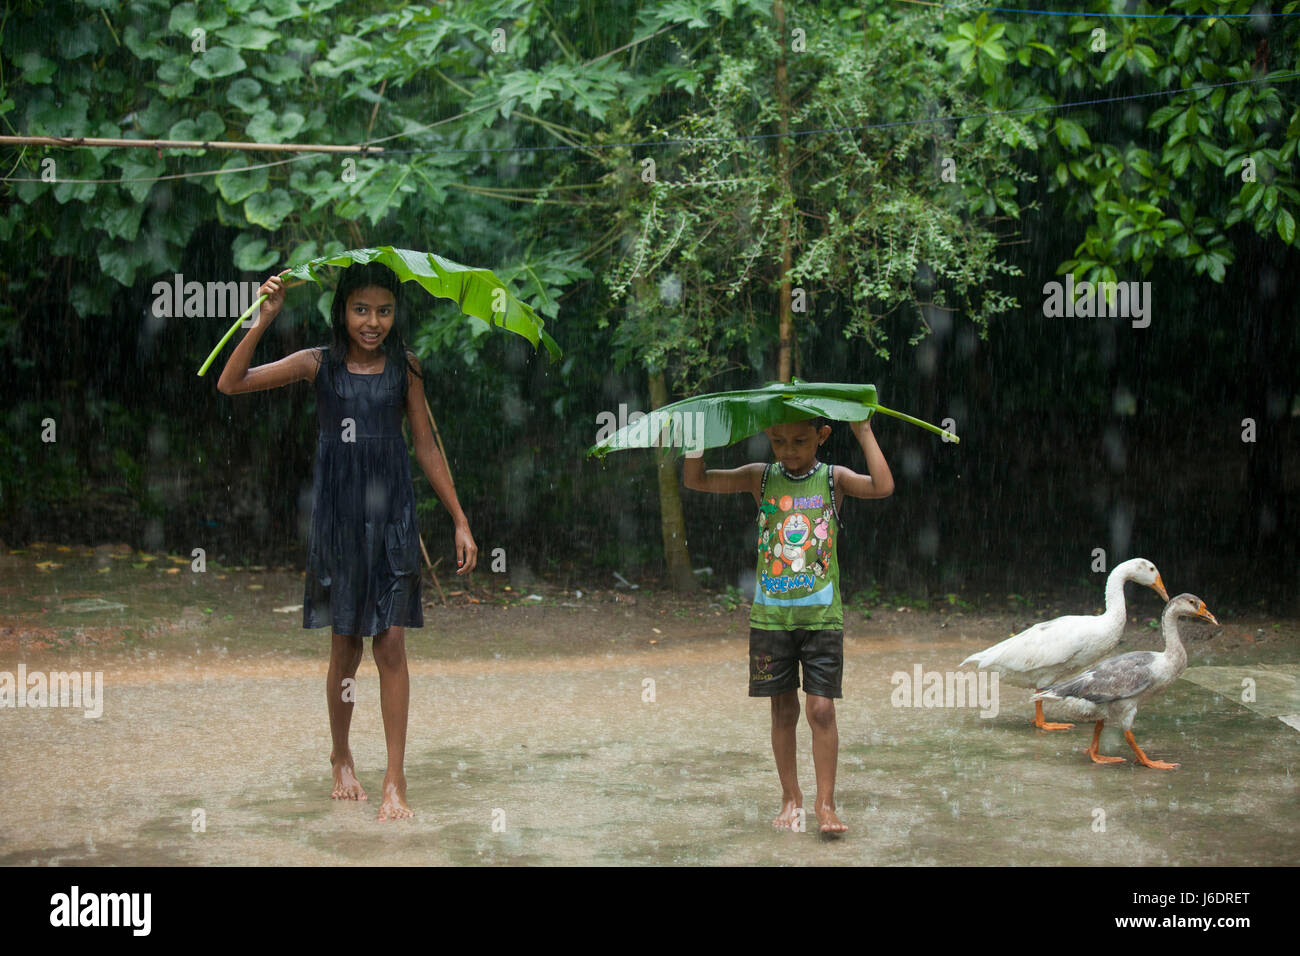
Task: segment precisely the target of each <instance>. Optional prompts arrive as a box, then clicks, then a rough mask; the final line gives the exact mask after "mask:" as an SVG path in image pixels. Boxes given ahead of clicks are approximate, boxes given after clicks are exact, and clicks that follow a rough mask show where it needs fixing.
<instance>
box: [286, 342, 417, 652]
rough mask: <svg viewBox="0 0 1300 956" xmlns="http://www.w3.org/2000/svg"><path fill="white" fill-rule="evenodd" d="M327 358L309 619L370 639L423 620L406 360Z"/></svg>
mask: <svg viewBox="0 0 1300 956" xmlns="http://www.w3.org/2000/svg"><path fill="white" fill-rule="evenodd" d="M321 357H322V361H321V364H320V368H319V369H318V370H317V372H316V417H317V420H318V422H319V424H320V438H319V439H318V440H317V444H316V474H315V479H314V481H313V484H312V509H311V534H310V536H309V542H308V546H307V579H306V586H305V593H304V595H303V611H302V626H303V627H332V628H333V630H334V632H335V633H338V634H348V635H361V636H371V635H374V634H379V633H381V632H382V631H383V630H384V629H385V628H388V627H389V626H391V625H394V624H396V625H400V626H403V627H423V626H424V613H423V609H422V606H421V603H420V542H419V534H418V531H417V525H416V521H415V490H414V488H413V487H412V486H411V461H410V458H409V457H408V454H407V450H406V441H405V439H403V437H402V413H403V409H404V407H405V400H406V389H407V378H406V367H405V363H404V362H399V361H396V360H395V359H394V358H393V356H389V357H388V358H387V359H386V362H385V366H384V370H383V371H382V372H379V373H377V374H374V375H358V374H357V373H355V372H349V371H348V370H347V366H346V363H344V364H343V365H340V366H338V367H337V368H334V369H331V367H330V362H329V356H328V354H327V353H325V352H324V351H322V352H321ZM346 419H351V427H350V428H349V427H348V422H347V421H345V420H346Z"/></svg>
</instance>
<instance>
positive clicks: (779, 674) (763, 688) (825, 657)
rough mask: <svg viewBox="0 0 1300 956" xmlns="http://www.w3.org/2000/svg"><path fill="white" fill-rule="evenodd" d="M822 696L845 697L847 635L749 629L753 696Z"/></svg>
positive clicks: (750, 672) (750, 686)
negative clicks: (842, 688) (842, 686)
mask: <svg viewBox="0 0 1300 956" xmlns="http://www.w3.org/2000/svg"><path fill="white" fill-rule="evenodd" d="M800 664H803V690H804V693H805V694H816V695H817V696H819V697H843V696H844V694H843V693H841V691H840V684H841V682H842V680H843V678H844V632H843V631H810V630H807V629H806V628H800V629H798V630H794V631H764V630H761V629H759V628H756V627H751V628H750V629H749V696H750V697H775V696H777V695H778V694H785V693H788V692H790V691H792V690H798V689H799V665H800Z"/></svg>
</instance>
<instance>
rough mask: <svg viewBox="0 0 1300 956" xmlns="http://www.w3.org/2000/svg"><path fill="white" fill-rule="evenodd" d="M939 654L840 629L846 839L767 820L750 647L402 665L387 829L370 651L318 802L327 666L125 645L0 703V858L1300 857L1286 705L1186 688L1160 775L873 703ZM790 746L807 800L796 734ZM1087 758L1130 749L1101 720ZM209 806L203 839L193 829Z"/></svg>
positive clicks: (1164, 730) (1071, 747)
mask: <svg viewBox="0 0 1300 956" xmlns="http://www.w3.org/2000/svg"><path fill="white" fill-rule="evenodd" d="M521 640H522V639H521ZM506 644H508V641H503V642H502V645H503V646H504V645H506ZM954 654H955V651H954V649H953V647H952V646H951V645H942V644H935V645H932V646H924V647H918V646H916V645H915V643H913V642H905V641H890V640H887V639H876V640H872V641H850V642H849V646H848V652H847V658H848V659H847V665H846V681H845V694H846V700H844V701H841V702H840V704H839V707H838V712H839V729H840V740H841V753H840V766H839V780H838V789H837V796H838V802H839V806H840V809H841V812H842V816H843V818H844V819H845V821H846V822H847V823H848V824H849V825H850V827H851V828H852V829H851V831H850V833H849V835H848V836H847V837H845V838H842V839H839V840H826V839H824V838H822V837H820V836H819V835H818V834H816V833H782V832H777V831H774V830H773V829H772V828H771V827H770V825H769V821H770V819H771V816H772V815H773V814H774V813H775V811H776V809H777V798H778V796H779V787H778V783H777V778H776V772H775V768H774V766H773V763H772V757H771V751H770V747H769V741H768V733H769V723H768V710H767V705H766V703H765V702H763V701H757V700H753V699H751V698H749V697H748V696H746V692H745V643H744V639H743V638H735V639H727V640H700V641H697V642H694V643H690V644H681V645H678V646H676V647H673V648H656V649H655V650H654V652H653V653H652V654H651V653H647V652H646V651H645V650H640V649H638V650H635V651H620V652H618V653H614V652H610V653H607V654H601V655H587V656H575V657H567V658H544V657H543V658H532V659H530V658H528V657H503V658H502V659H500V660H497V659H492V660H486V661H485V660H481V659H480V660H471V661H448V662H439V661H429V660H415V661H413V664H412V679H411V701H412V704H411V719H410V729H409V732H408V751H407V763H406V773H407V781H408V796H409V799H410V802H411V804H412V806H413V807H414V808H415V810H416V817H415V819H414V820H412V821H406V822H399V823H380V822H378V821H376V820H375V813H376V811H377V809H378V804H377V801H376V799H375V798H376V796H377V794H378V790H379V784H380V781H381V780H382V777H383V772H384V766H385V753H384V745H383V728H382V722H381V718H380V714H379V707H378V697H379V681H378V675H377V673H376V671H375V669H374V665H373V662H372V661H371V660H370V659H369V657H368V656H367V659H366V660H365V661H364V662H363V664H362V669H361V672H360V673H359V675H358V686H357V699H358V706H357V709H356V712H355V715H354V718H353V724H352V742H353V751H354V755H355V757H356V760H357V765H358V771H359V775H360V778H361V781H362V784H363V785H364V786H365V787H366V788H367V790H368V791H369V793H370V795H371V799H370V800H369V801H366V802H350V801H333V800H330V799H329V787H330V775H329V766H328V753H329V734H328V724H327V720H326V715H325V707H324V700H323V696H324V688H323V687H322V684H323V682H324V672H325V665H326V660H325V658H324V656H323V655H318V656H317V657H315V658H299V657H293V656H289V657H284V658H281V659H279V660H278V661H277V660H275V659H266V660H261V661H258V662H257V663H256V666H255V667H254V666H244V665H243V664H241V665H240V666H234V665H233V663H232V667H231V673H223V670H222V667H223V664H222V662H221V660H219V659H212V660H209V661H205V662H204V664H203V666H202V668H197V667H195V666H194V665H192V664H191V665H190V669H188V670H187V659H185V658H181V659H172V660H169V661H167V662H166V664H165V666H162V667H157V666H153V665H146V664H136V663H134V662H133V661H132V660H131V656H130V655H125V654H123V655H119V656H118V657H117V658H115V659H112V660H116V663H110V662H109V661H108V660H103V659H101V663H102V664H103V667H104V670H105V691H104V695H105V699H104V712H103V716H102V717H100V718H98V719H87V718H85V717H83V716H82V713H81V712H80V711H73V710H70V709H53V708H52V709H45V710H7V711H4V712H3V713H2V714H0V719H3V721H4V725H5V738H6V743H5V746H4V748H3V755H0V807H2V808H3V810H0V848H2V849H0V863H5V864H30V863H49V864H61V865H72V864H90V865H114V864H142V865H148V864H163V865H167V864H184V865H267V864H275V865H284V864H304V865H339V864H346V863H358V864H383V865H404V864H409V865H429V864H435V865H438V864H448V865H461V864H489V865H491V864H559V865H565V864H596V865H605V864H627V863H632V864H642V863H647V864H655V863H658V864H664V863H668V864H700V863H704V864H722V865H733V864H737V865H745V864H769V863H770V864H780V863H788V864H818V863H845V864H963V865H966V864H1015V865H1053V864H1083V865H1099V866H1100V865H1105V866H1111V865H1126V864H1139V865H1207V864H1220V865H1234V866H1235V865H1258V864H1295V863H1297V862H1300V851H1298V850H1297V847H1298V846H1300V840H1297V837H1298V836H1300V810H1298V809H1297V807H1298V806H1300V801H1298V800H1297V796H1300V794H1297V770H1298V769H1300V736H1298V735H1296V734H1295V733H1294V732H1293V731H1291V730H1289V729H1288V728H1286V727H1284V726H1283V725H1282V724H1281V723H1280V722H1278V721H1277V720H1275V719H1270V718H1267V717H1264V716H1261V715H1259V714H1257V713H1255V712H1253V711H1251V710H1250V709H1247V708H1246V707H1243V706H1241V705H1240V704H1239V703H1238V702H1236V701H1234V700H1232V699H1229V698H1228V697H1225V696H1223V695H1221V694H1217V693H1213V692H1211V691H1210V690H1208V689H1206V688H1204V687H1201V686H1197V685H1196V684H1193V683H1189V682H1182V683H1179V684H1177V685H1175V687H1173V688H1171V689H1170V690H1169V691H1168V692H1166V693H1165V694H1164V695H1163V696H1162V697H1160V698H1157V699H1156V700H1154V701H1152V702H1150V703H1148V704H1147V705H1146V706H1145V707H1144V708H1143V709H1142V710H1141V711H1140V712H1139V715H1138V718H1137V722H1136V724H1135V728H1134V732H1135V735H1136V737H1137V739H1138V741H1139V743H1141V744H1142V746H1143V747H1144V748H1145V749H1146V750H1147V752H1148V753H1149V754H1150V755H1151V756H1152V757H1154V758H1156V759H1164V760H1169V761H1177V762H1179V763H1180V764H1181V765H1182V766H1181V767H1180V768H1179V769H1178V770H1176V771H1169V772H1160V771H1152V770H1147V769H1145V768H1141V767H1136V766H1135V765H1133V764H1132V763H1131V762H1127V763H1125V764H1117V765H1113V766H1106V767H1101V766H1095V765H1093V764H1092V763H1091V762H1090V761H1089V760H1088V759H1087V757H1086V756H1085V755H1084V754H1083V748H1084V747H1085V746H1086V745H1087V743H1088V740H1089V734H1090V730H1091V728H1090V727H1087V726H1080V727H1078V728H1076V729H1075V730H1072V731H1064V732H1055V733H1043V732H1039V731H1036V730H1034V729H1033V728H1032V727H1031V726H1030V724H1029V715H1030V713H1031V710H1030V708H1029V706H1028V691H1021V690H1019V689H1014V688H1009V687H1008V688H1005V689H1004V693H1003V695H1002V701H1001V711H1000V713H999V714H998V716H997V717H995V718H992V719H985V718H981V717H980V716H979V715H978V711H977V710H974V709H956V708H950V709H939V708H935V709H925V708H896V707H893V706H891V702H890V692H891V690H892V689H893V687H892V685H891V684H890V681H889V675H890V674H891V673H892V672H893V671H895V670H908V669H910V668H911V666H912V665H913V664H914V663H917V662H919V663H921V664H922V666H924V667H926V668H940V667H946V666H949V663H950V660H951V659H952V658H953V656H954ZM956 659H958V660H959V659H960V657H957V658H956ZM28 666H29V667H30V666H32V665H30V664H29V665H28ZM65 666H69V667H71V666H74V665H73V662H72V660H67V661H66V665H65ZM646 677H651V678H653V679H654V680H655V691H656V693H655V700H654V702H652V703H651V702H645V701H643V699H642V693H643V683H642V681H643V679H644V678H646ZM1021 698H1023V700H1022V699H1021ZM798 733H799V748H800V764H799V774H800V782H801V784H802V786H803V788H804V792H805V795H806V797H807V799H808V802H809V804H810V802H811V796H812V794H813V792H814V776H813V769H812V760H811V753H810V737H809V733H808V729H807V725H806V723H802V724H801V725H800V728H799V732H798ZM1102 749H1103V752H1105V753H1110V754H1115V755H1124V756H1126V757H1127V756H1130V754H1129V751H1128V748H1127V746H1126V745H1125V744H1124V742H1123V740H1122V738H1121V737H1120V735H1119V732H1118V730H1115V729H1112V728H1107V730H1106V733H1105V734H1104V736H1103V741H1102ZM200 808H201V809H202V811H203V814H204V818H205V825H206V829H205V831H204V832H194V828H193V823H194V811H195V810H196V809H200ZM809 819H810V820H812V819H814V818H813V817H812V814H811V813H809ZM1099 821H1104V830H1102V829H1099V828H1098V827H1099Z"/></svg>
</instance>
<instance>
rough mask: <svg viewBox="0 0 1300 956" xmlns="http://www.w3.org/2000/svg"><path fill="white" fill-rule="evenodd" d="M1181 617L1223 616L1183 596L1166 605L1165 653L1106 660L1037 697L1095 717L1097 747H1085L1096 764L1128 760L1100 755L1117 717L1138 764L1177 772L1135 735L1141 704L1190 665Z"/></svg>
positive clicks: (1081, 715)
mask: <svg viewBox="0 0 1300 956" xmlns="http://www.w3.org/2000/svg"><path fill="white" fill-rule="evenodd" d="M1180 617H1202V618H1205V620H1207V621H1210V622H1212V623H1214V624H1218V623H1219V622H1218V620H1216V619H1215V617H1214V615H1213V614H1211V613H1210V611H1209V609H1208V608H1207V607H1206V606H1205V602H1204V601H1202V600H1201V599H1200V598H1198V597H1197V596H1196V595H1194V594H1180V595H1178V597H1176V598H1174V599H1173V600H1172V601H1170V602H1169V603H1168V604H1167V605H1166V606H1165V613H1164V614H1163V615H1161V617H1160V630H1161V631H1162V632H1163V633H1164V636H1165V649H1164V653H1160V654H1157V653H1155V652H1154V651H1133V652H1132V653H1130V654H1120V655H1119V656H1118V657H1110V658H1107V659H1106V660H1104V661H1102V662H1101V663H1100V664H1098V665H1097V666H1096V667H1093V668H1091V669H1089V670H1086V671H1084V672H1083V673H1082V674H1080V675H1079V676H1078V677H1075V678H1072V679H1070V680H1067V681H1064V682H1063V683H1060V684H1054V685H1052V686H1051V687H1048V688H1047V689H1046V690H1043V691H1040V692H1039V693H1037V694H1035V695H1034V700H1036V701H1040V702H1041V701H1043V700H1060V701H1064V702H1065V703H1066V706H1067V707H1068V708H1069V709H1070V711H1071V712H1072V713H1073V714H1077V715H1078V716H1079V719H1080V720H1095V721H1096V722H1097V724H1096V726H1095V727H1094V728H1093V731H1092V746H1091V747H1089V748H1088V749H1087V750H1086V751H1084V752H1085V753H1086V754H1087V755H1088V756H1089V757H1091V758H1092V762H1093V763H1123V762H1124V758H1123V757H1107V756H1105V755H1103V754H1101V753H1098V751H1097V746H1098V744H1099V743H1100V742H1101V727H1102V725H1103V724H1104V723H1106V721H1107V720H1112V721H1118V722H1119V724H1120V726H1121V727H1123V728H1124V739H1125V740H1127V741H1128V745H1129V746H1130V747H1132V748H1133V752H1134V753H1135V754H1137V762H1138V763H1140V764H1142V766H1144V767H1150V768H1152V769H1153V770H1172V769H1173V768H1174V767H1177V766H1178V764H1176V763H1165V762H1164V761H1163V760H1152V759H1151V758H1150V757H1148V756H1147V755H1146V754H1144V753H1143V752H1142V748H1141V747H1139V746H1138V742H1137V741H1136V740H1135V739H1133V718H1134V717H1135V716H1137V709H1138V705H1139V704H1140V703H1142V701H1144V700H1146V699H1147V698H1148V697H1150V696H1152V695H1153V694H1158V693H1160V691H1162V690H1164V689H1165V688H1166V687H1168V686H1169V685H1170V684H1172V683H1173V682H1174V681H1176V680H1177V679H1178V675H1180V674H1181V673H1182V672H1183V671H1184V670H1186V669H1187V652H1186V651H1185V650H1183V642H1182V641H1180V640H1179V639H1178V619H1179V618H1180Z"/></svg>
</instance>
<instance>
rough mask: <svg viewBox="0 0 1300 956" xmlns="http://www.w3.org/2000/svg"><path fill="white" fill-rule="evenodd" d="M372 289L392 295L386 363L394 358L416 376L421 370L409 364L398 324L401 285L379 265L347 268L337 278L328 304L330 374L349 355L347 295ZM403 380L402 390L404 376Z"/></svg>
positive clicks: (386, 341)
mask: <svg viewBox="0 0 1300 956" xmlns="http://www.w3.org/2000/svg"><path fill="white" fill-rule="evenodd" d="M372 286H373V287H377V288H380V289H387V290H388V291H389V292H391V293H392V294H393V327H392V328H391V329H389V330H388V335H386V336H385V337H384V344H383V350H384V354H385V355H386V356H387V358H388V360H389V361H393V360H394V359H396V360H397V361H402V362H405V363H406V367H407V368H409V369H410V370H411V371H412V372H414V373H415V374H416V375H417V376H419V375H420V369H419V368H418V367H417V366H416V365H414V364H412V362H411V360H410V356H408V355H407V354H406V353H407V346H406V339H405V338H404V337H403V335H402V331H401V324H400V321H401V317H402V315H403V313H404V311H405V310H404V309H403V307H402V282H401V280H400V279H398V278H397V273H395V272H394V271H393V270H392V269H390V268H388V266H386V265H383V264H382V263H378V262H367V263H365V264H364V265H362V264H357V265H351V266H348V267H347V268H346V269H344V270H343V272H342V274H341V275H340V276H339V284H338V288H337V289H335V290H334V301H333V302H331V303H330V330H331V332H332V341H331V342H330V345H329V352H328V354H327V356H326V357H325V361H327V362H329V364H330V370H331V371H333V370H335V369H339V368H342V367H343V365H344V362H345V361H346V360H347V354H348V319H347V308H348V296H350V295H352V293H354V292H356V291H357V290H358V289H369V288H371V287H372ZM402 381H403V387H404V386H405V381H406V380H405V377H403V380H402Z"/></svg>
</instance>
